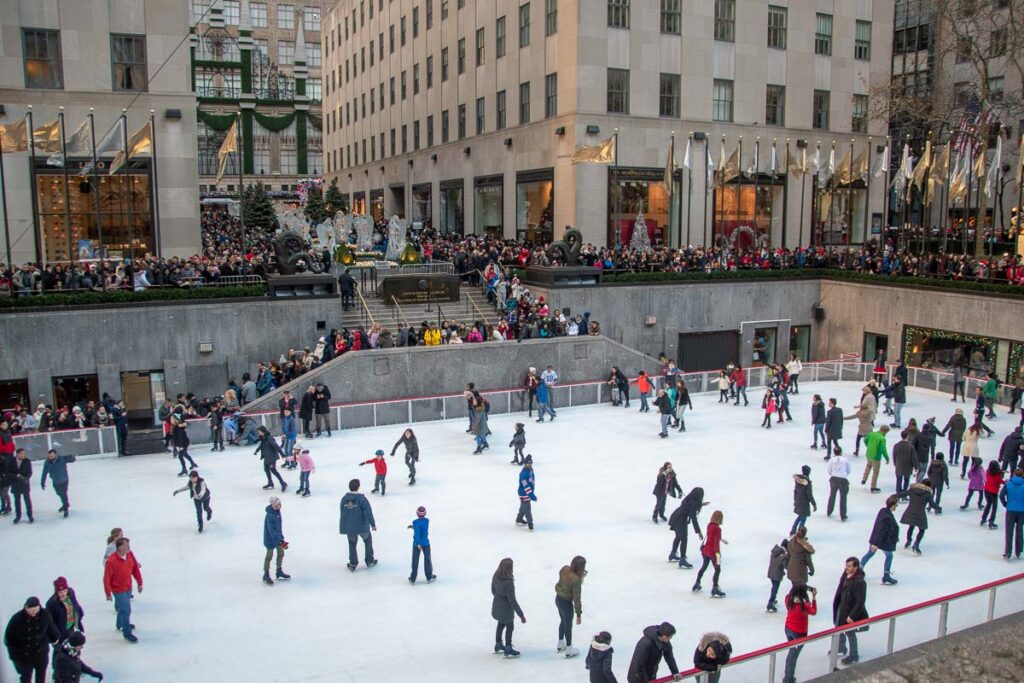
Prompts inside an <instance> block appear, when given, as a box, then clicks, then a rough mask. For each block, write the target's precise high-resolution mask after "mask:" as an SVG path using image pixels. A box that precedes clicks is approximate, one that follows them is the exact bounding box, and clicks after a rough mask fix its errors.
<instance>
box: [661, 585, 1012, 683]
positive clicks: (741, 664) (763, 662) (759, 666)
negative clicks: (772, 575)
mask: <svg viewBox="0 0 1024 683" xmlns="http://www.w3.org/2000/svg"><path fill="white" fill-rule="evenodd" d="M1008 586H1013V587H1014V588H1015V589H1020V590H1021V591H1024V574H1015V575H1013V576H1008V577H1006V578H1003V579H997V580H995V581H989V582H988V583H983V584H981V585H980V586H975V587H974V588H967V589H965V590H962V591H957V592H956V593H950V594H949V595H943V596H940V597H937V598H932V599H931V600H925V601H924V602H919V603H915V604H913V605H908V606H907V607H901V608H900V609H896V610H892V611H891V612H885V613H884V614H879V615H876V616H874V617H869V618H867V619H862V620H860V621H855V622H853V623H852V624H847V625H845V626H842V627H838V626H837V627H835V628H829V629H826V630H824V631H820V632H818V633H812V634H810V635H808V636H805V637H804V638H797V639H796V640H791V641H786V642H782V643H778V644H776V645H772V646H770V647H765V648H761V649H760V650H754V651H752V652H745V653H743V654H739V655H735V656H733V657H732V658H731V659H730V661H729V663H728V664H726V665H725V666H724V667H722V668H721V669H720V671H726V670H728V673H726V674H725V676H726V677H727V678H728V679H729V680H743V681H767V682H768V683H775V682H776V681H777V680H778V679H779V676H777V675H776V674H777V672H778V671H779V669H780V668H783V669H784V662H785V655H786V653H788V652H789V650H790V649H791V648H793V647H803V648H804V651H803V652H802V653H801V655H800V659H799V662H805V663H806V662H809V661H810V662H816V663H820V662H821V658H820V657H816V656H815V654H816V653H817V651H818V650H820V649H821V646H822V645H823V644H824V643H826V642H827V643H828V647H829V649H828V652H827V654H826V657H827V662H828V668H827V669H826V670H824V671H820V672H818V673H815V672H813V671H812V672H810V673H798V675H797V680H808V679H810V678H814V677H817V676H823V675H826V674H829V673H831V672H833V671H835V670H836V667H837V665H838V662H839V637H840V636H841V635H843V634H846V633H850V632H854V633H857V632H861V633H860V634H858V637H857V640H858V643H859V645H860V647H859V648H858V650H859V652H858V654H859V656H860V659H861V661H863V660H866V659H876V658H879V657H884V656H888V655H891V654H893V653H894V652H896V651H898V650H903V649H906V648H908V647H913V646H915V645H921V644H923V643H927V642H930V641H933V640H937V639H939V638H943V637H945V636H946V635H948V633H949V632H950V626H951V624H950V605H952V604H953V603H958V602H960V601H969V600H970V599H971V598H979V597H984V596H985V595H986V594H987V598H988V599H987V601H985V603H986V604H984V605H983V604H981V603H979V602H978V601H977V600H975V601H974V603H972V604H968V605H966V606H965V609H964V614H961V615H960V616H962V617H965V618H963V619H961V620H960V622H959V623H957V624H955V625H954V630H957V631H958V630H963V629H965V628H970V627H972V626H978V625H980V624H982V623H988V622H990V621H992V620H993V619H995V617H996V591H997V589H999V588H1001V587H1008ZM1017 595H1018V599H1013V598H1012V597H1009V598H1004V599H1003V601H1002V604H1003V605H1007V604H1009V605H1010V607H1009V609H1006V610H1005V614H1001V615H1000V616H1006V615H1008V614H1013V613H1014V612H1017V611H1019V607H1020V605H1021V604H1022V602H1021V601H1020V599H1019V598H1020V597H1021V596H1022V595H1024V592H1018V593H1017ZM824 603H825V604H824V605H823V604H822V603H819V605H818V610H819V611H818V614H819V615H820V614H821V613H822V612H828V604H827V603H828V599H827V598H826V599H825V601H824ZM823 607H824V609H822V608H823ZM982 607H984V616H982V615H981V614H980V608H982ZM933 608H938V609H937V611H938V615H937V623H936V631H935V636H934V637H928V636H926V635H924V633H925V631H924V630H923V629H922V628H920V626H919V625H915V626H913V627H910V628H911V629H912V630H913V632H911V631H907V634H908V637H906V638H904V640H903V642H901V643H899V646H898V647H897V642H896V622H897V620H898V619H900V618H901V617H906V616H909V615H912V614H920V613H922V612H924V611H925V610H929V609H933ZM883 622H887V628H886V629H885V630H884V633H885V639H884V641H885V642H884V645H882V644H881V643H878V644H877V645H878V646H876V642H875V641H872V640H869V638H868V635H867V634H865V633H863V632H864V631H867V630H868V628H869V627H870V626H873V625H876V624H881V623H883ZM901 634H902V632H901ZM918 636H920V637H918ZM806 646H811V647H806ZM815 646H817V647H815ZM864 646H867V650H868V652H869V653H870V654H869V656H867V657H865V647H864ZM808 650H811V652H808ZM780 656H781V659H782V662H780V661H779V659H780ZM751 665H755V666H756V674H757V675H752V674H754V673H755V672H754V671H752V670H751ZM818 666H820V664H818ZM741 668H742V669H743V674H742V676H741V677H740V678H737V675H738V674H739V673H740V671H739V670H740V669H741ZM805 668H811V667H805ZM680 675H681V676H682V677H683V678H690V677H693V678H695V679H696V680H697V681H698V683H707V681H708V677H709V674H708V672H706V671H702V670H700V669H688V670H686V671H682V672H680ZM672 680H673V678H672V676H665V677H664V678H659V679H657V680H656V681H655V683H670V682H671V681H672Z"/></svg>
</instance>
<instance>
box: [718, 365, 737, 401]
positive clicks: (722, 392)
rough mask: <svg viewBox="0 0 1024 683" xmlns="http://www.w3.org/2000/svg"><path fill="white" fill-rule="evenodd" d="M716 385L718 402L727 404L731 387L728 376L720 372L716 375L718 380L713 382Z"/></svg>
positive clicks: (723, 371)
mask: <svg viewBox="0 0 1024 683" xmlns="http://www.w3.org/2000/svg"><path fill="white" fill-rule="evenodd" d="M715 382H716V383H717V384H718V402H719V403H729V389H730V387H732V384H733V382H732V380H731V379H729V375H727V374H726V373H725V370H720V371H719V373H718V379H717V380H715Z"/></svg>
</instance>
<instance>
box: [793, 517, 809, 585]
mask: <svg viewBox="0 0 1024 683" xmlns="http://www.w3.org/2000/svg"><path fill="white" fill-rule="evenodd" d="M788 550H789V559H788V560H786V577H787V578H788V579H789V582H790V583H792V584H793V585H794V586H806V585H807V582H808V581H809V580H810V577H812V576H814V558H813V555H814V546H813V545H811V542H810V541H808V540H807V527H805V526H802V527H800V528H799V529H797V530H796V533H795V534H793V536H791V537H790V539H789V548H788Z"/></svg>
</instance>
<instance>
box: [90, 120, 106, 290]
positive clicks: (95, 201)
mask: <svg viewBox="0 0 1024 683" xmlns="http://www.w3.org/2000/svg"><path fill="white" fill-rule="evenodd" d="M94 111H95V110H94V109H93V107H89V139H90V141H91V142H92V177H93V187H92V193H93V196H92V205H93V208H94V209H95V210H96V231H97V238H98V239H99V243H100V250H99V254H100V258H101V259H103V258H105V257H106V245H104V243H103V221H102V219H101V218H100V178H99V172H98V170H99V169H97V167H96V164H97V161H96V120H95V118H94V116H93V112H94ZM100 285H101V286H102V287H103V289H104V291H105V290H106V289H107V278H106V277H103V280H102V282H101V283H100Z"/></svg>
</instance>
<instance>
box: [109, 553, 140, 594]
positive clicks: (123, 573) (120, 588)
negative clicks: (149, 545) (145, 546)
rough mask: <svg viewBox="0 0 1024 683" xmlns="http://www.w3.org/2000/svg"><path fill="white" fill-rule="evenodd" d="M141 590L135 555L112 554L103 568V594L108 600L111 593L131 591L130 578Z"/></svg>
mask: <svg viewBox="0 0 1024 683" xmlns="http://www.w3.org/2000/svg"><path fill="white" fill-rule="evenodd" d="M133 577H134V578H135V582H136V583H137V584H139V588H140V589H141V588H142V571H140V570H139V563H138V561H136V559H135V554H134V553H132V551H130V550H129V551H128V554H127V555H125V556H124V559H122V558H121V556H120V555H119V554H118V553H117V552H114V553H112V554H111V555H110V557H108V558H107V563H106V565H104V567H103V592H104V593H106V594H107V597H108V598H109V597H110V596H111V594H113V593H127V592H128V591H130V590H131V589H132V578H133Z"/></svg>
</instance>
